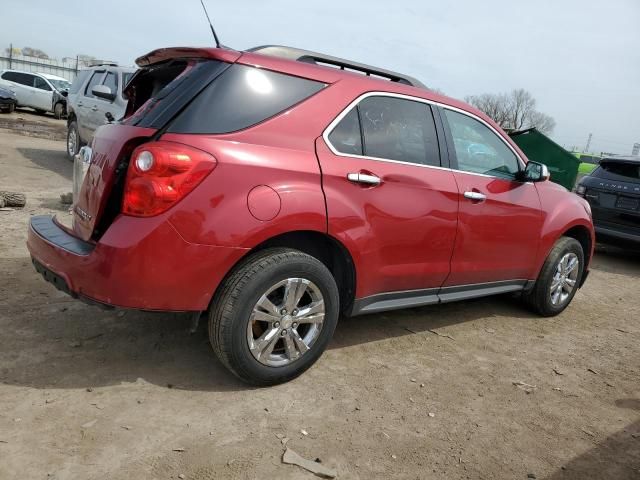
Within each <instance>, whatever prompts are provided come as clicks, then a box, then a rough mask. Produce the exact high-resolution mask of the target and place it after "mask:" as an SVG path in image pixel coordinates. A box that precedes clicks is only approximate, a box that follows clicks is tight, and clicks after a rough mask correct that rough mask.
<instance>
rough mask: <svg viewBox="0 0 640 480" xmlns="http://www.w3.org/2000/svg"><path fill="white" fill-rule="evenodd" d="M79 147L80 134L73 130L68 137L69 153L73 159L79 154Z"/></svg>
mask: <svg viewBox="0 0 640 480" xmlns="http://www.w3.org/2000/svg"><path fill="white" fill-rule="evenodd" d="M77 147H78V132H76V129H75V128H73V129H71V130H70V131H69V135H67V153H68V154H69V156H70V157H73V156H74V155H75V154H76V153H77V150H76V148H77Z"/></svg>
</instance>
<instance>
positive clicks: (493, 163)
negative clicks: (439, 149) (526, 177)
mask: <svg viewBox="0 0 640 480" xmlns="http://www.w3.org/2000/svg"><path fill="white" fill-rule="evenodd" d="M444 114H445V118H446V120H447V123H448V124H449V129H450V130H451V136H452V137H453V145H454V149H455V152H456V158H457V161H458V170H462V171H463V172H470V173H479V174H482V175H490V176H493V177H500V178H505V179H514V178H515V176H516V174H517V173H518V170H519V169H520V167H519V163H518V157H516V155H515V153H513V151H512V150H511V149H510V148H509V147H508V146H507V145H506V144H505V142H504V140H502V139H500V138H499V137H498V135H497V134H496V133H494V132H493V131H491V129H489V127H487V126H486V125H484V124H483V123H482V122H479V121H478V120H476V119H475V118H472V117H470V116H469V115H465V114H463V113H460V112H456V111H453V110H449V109H444Z"/></svg>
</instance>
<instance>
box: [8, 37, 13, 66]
mask: <svg viewBox="0 0 640 480" xmlns="http://www.w3.org/2000/svg"><path fill="white" fill-rule="evenodd" d="M12 60H13V43H10V44H9V70H11V67H12Z"/></svg>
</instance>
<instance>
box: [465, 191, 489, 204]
mask: <svg viewBox="0 0 640 480" xmlns="http://www.w3.org/2000/svg"><path fill="white" fill-rule="evenodd" d="M464 198H468V199H469V200H473V201H475V202H483V201H485V200H486V199H487V196H486V195H485V194H484V193H480V192H464Z"/></svg>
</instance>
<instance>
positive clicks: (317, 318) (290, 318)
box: [247, 278, 325, 367]
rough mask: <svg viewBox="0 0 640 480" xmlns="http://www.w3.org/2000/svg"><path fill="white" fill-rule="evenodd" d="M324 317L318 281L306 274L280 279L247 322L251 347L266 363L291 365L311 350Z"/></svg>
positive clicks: (257, 357) (263, 297) (259, 359)
mask: <svg viewBox="0 0 640 480" xmlns="http://www.w3.org/2000/svg"><path fill="white" fill-rule="evenodd" d="M324 317H325V304H324V299H323V297H322V293H321V292H320V289H319V288H318V287H317V285H315V284H314V283H313V282H311V281H310V280H307V279H304V278H287V279H286V280H282V281H279V282H278V283H276V284H275V285H272V286H271V287H270V288H269V289H268V290H267V291H266V292H265V293H264V294H263V295H262V296H261V297H260V299H259V300H258V302H257V303H256V304H255V306H254V307H253V310H252V312H251V317H250V318H249V324H248V326H247V342H248V344H249V350H250V351H251V354H252V355H253V357H254V358H255V359H256V360H258V361H259V362H260V363H262V364H263V365H268V366H270V367H282V366H285V365H289V364H290V363H292V362H295V361H296V360H298V359H299V358H300V357H302V356H303V355H305V354H306V353H307V352H309V350H311V348H312V347H313V344H314V343H315V341H316V340H317V339H318V336H319V335H320V331H321V330H322V325H323V322H324Z"/></svg>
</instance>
